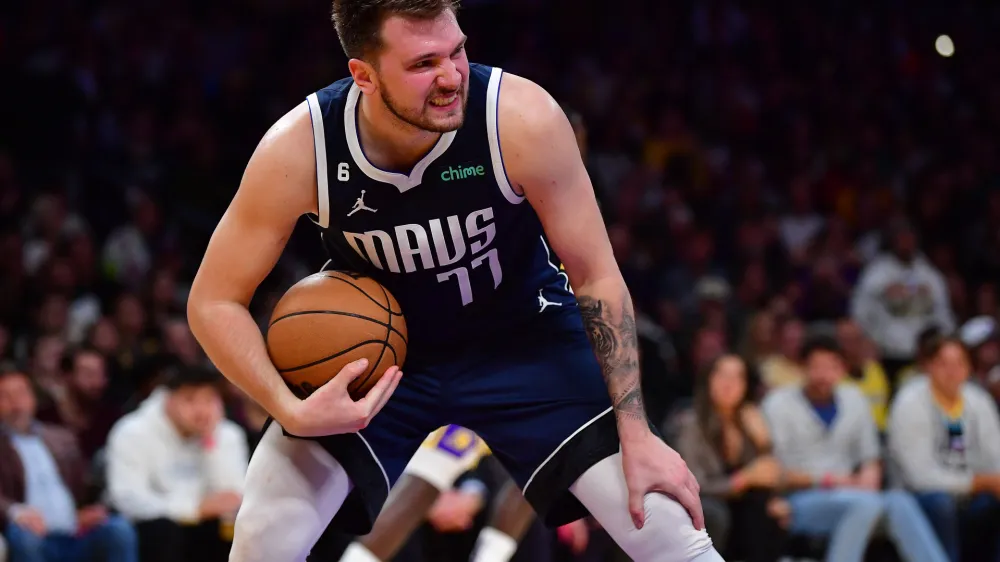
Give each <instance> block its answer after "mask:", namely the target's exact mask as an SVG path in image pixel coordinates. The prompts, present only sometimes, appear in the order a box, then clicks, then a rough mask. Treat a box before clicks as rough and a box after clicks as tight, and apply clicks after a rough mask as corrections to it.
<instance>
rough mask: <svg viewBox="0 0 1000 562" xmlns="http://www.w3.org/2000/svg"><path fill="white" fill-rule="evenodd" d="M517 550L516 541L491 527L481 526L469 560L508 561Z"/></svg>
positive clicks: (475, 561)
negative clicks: (481, 528)
mask: <svg viewBox="0 0 1000 562" xmlns="http://www.w3.org/2000/svg"><path fill="white" fill-rule="evenodd" d="M515 552H517V541H516V540H514V538H513V537H511V536H510V535H508V534H506V533H504V532H501V531H499V530H497V529H494V528H493V527H483V530H482V531H480V532H479V538H478V539H477V540H476V548H475V549H474V550H473V551H472V560H471V562H508V561H509V560H510V559H511V558H513V557H514V553H515Z"/></svg>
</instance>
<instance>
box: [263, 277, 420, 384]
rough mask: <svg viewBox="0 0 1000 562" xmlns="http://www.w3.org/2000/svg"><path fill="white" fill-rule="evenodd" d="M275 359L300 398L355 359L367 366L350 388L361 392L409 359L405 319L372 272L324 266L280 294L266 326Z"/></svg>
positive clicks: (269, 350)
mask: <svg viewBox="0 0 1000 562" xmlns="http://www.w3.org/2000/svg"><path fill="white" fill-rule="evenodd" d="M266 342H267V352H268V355H270V357H271V362H272V363H273V364H274V366H275V368H277V370H278V372H279V373H281V376H282V377H283V378H284V379H285V382H286V383H288V386H289V388H291V390H292V392H294V393H295V395H296V396H298V397H299V398H305V397H306V396H308V395H309V394H311V393H312V392H313V391H315V390H316V389H317V388H319V387H321V386H323V385H324V384H326V383H327V382H328V381H329V380H330V379H332V378H333V377H334V376H336V375H337V373H339V372H340V370H341V369H342V368H343V367H344V366H345V365H347V364H348V363H351V362H352V361H355V360H358V359H362V358H366V359H368V370H367V371H366V372H365V373H363V374H362V375H361V376H359V377H358V378H357V379H355V380H354V381H353V382H352V383H351V385H350V386H349V387H348V391H349V392H350V395H351V397H352V398H354V399H355V400H357V399H358V398H361V397H363V396H364V395H365V394H367V393H368V391H369V390H370V389H371V388H372V387H373V386H375V384H376V383H377V382H378V381H379V379H381V378H382V375H383V374H385V371H386V370H387V369H388V368H389V367H391V366H393V365H398V366H400V367H402V366H403V361H404V360H405V359H406V344H407V336H406V322H405V320H404V319H403V312H402V310H401V309H400V307H399V303H397V302H396V299H395V298H394V297H393V296H392V295H391V294H390V293H389V291H387V290H386V289H385V287H383V286H382V285H381V284H380V283H378V282H377V281H375V280H374V279H372V278H370V277H366V276H363V275H359V274H356V273H348V272H344V271H323V272H320V273H316V274H313V275H310V276H309V277H306V278H305V279H302V280H301V281H299V282H298V283H296V284H295V285H292V287H291V288H289V289H288V291H287V292H285V294H284V295H282V297H281V300H279V301H278V304H277V305H276V306H275V307H274V311H273V312H272V313H271V320H270V322H269V323H268V329H267V337H266Z"/></svg>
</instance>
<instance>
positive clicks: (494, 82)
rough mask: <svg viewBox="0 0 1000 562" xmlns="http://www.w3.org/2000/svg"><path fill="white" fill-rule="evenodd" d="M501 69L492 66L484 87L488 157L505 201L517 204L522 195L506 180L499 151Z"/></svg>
mask: <svg viewBox="0 0 1000 562" xmlns="http://www.w3.org/2000/svg"><path fill="white" fill-rule="evenodd" d="M502 77H503V70H501V69H499V68H494V69H493V73H492V74H490V84H489V86H488V87H487V89H486V133H487V135H488V136H489V139H490V157H491V158H492V160H493V175H494V176H495V177H496V180H497V185H498V186H500V192H501V193H503V196H504V198H506V199H507V201H510V202H511V203H513V204H515V205H517V204H518V203H522V202H523V201H524V196H523V195H518V194H517V192H515V191H514V188H512V187H511V186H510V181H508V180H507V170H506V169H505V168H504V166H503V154H502V153H501V152H500V129H499V128H498V126H497V113H498V110H499V108H498V105H499V101H500V80H501V78H502Z"/></svg>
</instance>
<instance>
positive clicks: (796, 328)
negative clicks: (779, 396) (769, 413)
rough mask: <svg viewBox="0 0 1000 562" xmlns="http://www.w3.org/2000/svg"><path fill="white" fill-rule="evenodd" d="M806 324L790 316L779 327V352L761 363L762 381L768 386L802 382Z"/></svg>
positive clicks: (776, 386)
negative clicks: (803, 343)
mask: <svg viewBox="0 0 1000 562" xmlns="http://www.w3.org/2000/svg"><path fill="white" fill-rule="evenodd" d="M804 334H805V326H803V325H802V321H801V320H799V319H797V318H789V319H787V320H785V321H784V322H782V323H781V325H780V326H779V327H778V353H775V354H774V355H772V356H770V357H768V358H767V359H765V360H764V361H763V362H761V364H760V378H761V382H763V383H764V386H765V387H767V388H779V387H782V386H785V385H789V384H791V385H797V384H799V383H801V382H802V364H801V361H800V358H801V354H802V338H803V336H804Z"/></svg>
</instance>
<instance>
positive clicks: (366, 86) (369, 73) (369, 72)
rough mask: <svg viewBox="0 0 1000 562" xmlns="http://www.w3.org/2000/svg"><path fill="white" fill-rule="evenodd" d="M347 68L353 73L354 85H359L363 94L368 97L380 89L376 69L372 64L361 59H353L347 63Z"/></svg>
mask: <svg viewBox="0 0 1000 562" xmlns="http://www.w3.org/2000/svg"><path fill="white" fill-rule="evenodd" d="M347 68H348V69H349V70H350V71H351V76H352V77H353V78H354V83H355V84H357V85H358V88H359V89H360V90H361V92H362V93H364V94H368V95H371V94H374V93H375V90H377V89H378V84H377V82H376V74H375V68H374V67H373V66H372V65H371V64H369V63H367V62H365V61H363V60H361V59H351V60H349V61H347Z"/></svg>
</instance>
